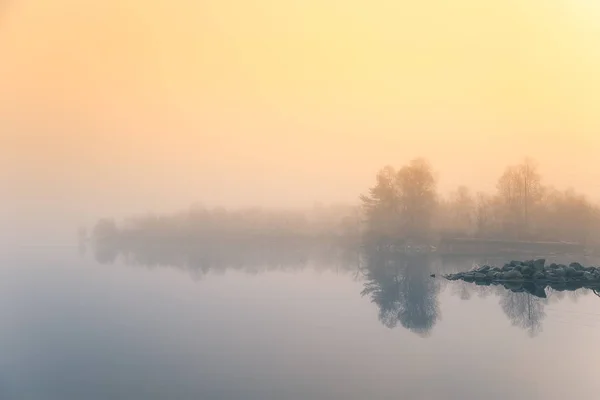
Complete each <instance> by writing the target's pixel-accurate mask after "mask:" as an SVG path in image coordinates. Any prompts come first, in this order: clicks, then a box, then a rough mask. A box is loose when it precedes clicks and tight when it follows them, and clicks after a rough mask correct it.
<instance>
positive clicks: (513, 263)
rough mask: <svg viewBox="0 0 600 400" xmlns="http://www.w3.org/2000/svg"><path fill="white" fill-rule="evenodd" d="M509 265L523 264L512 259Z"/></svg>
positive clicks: (517, 265)
mask: <svg viewBox="0 0 600 400" xmlns="http://www.w3.org/2000/svg"><path fill="white" fill-rule="evenodd" d="M507 265H510V266H511V267H519V266H520V265H521V261H515V260H513V261H511V262H510V263H509V264H507Z"/></svg>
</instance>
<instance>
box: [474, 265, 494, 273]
mask: <svg viewBox="0 0 600 400" xmlns="http://www.w3.org/2000/svg"><path fill="white" fill-rule="evenodd" d="M490 268H491V267H490V266H489V265H484V266H483V267H481V268H479V269H478V270H477V271H479V272H488V271H489V270H490Z"/></svg>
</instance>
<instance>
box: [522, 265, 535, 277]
mask: <svg viewBox="0 0 600 400" xmlns="http://www.w3.org/2000/svg"><path fill="white" fill-rule="evenodd" d="M521 274H523V276H530V275H531V274H533V269H532V268H530V267H527V266H523V267H521Z"/></svg>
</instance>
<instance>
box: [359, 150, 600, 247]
mask: <svg viewBox="0 0 600 400" xmlns="http://www.w3.org/2000/svg"><path fill="white" fill-rule="evenodd" d="M361 202H362V209H363V215H364V217H365V218H364V222H365V224H364V226H363V231H364V232H365V233H367V234H368V235H369V236H370V237H375V238H390V237H391V238H396V239H406V240H413V241H421V240H425V241H429V242H431V241H432V240H435V239H439V238H440V237H444V236H446V237H473V238H487V239H503V240H517V241H568V242H575V243H581V244H585V245H596V244H597V243H596V240H597V239H596V238H598V234H599V233H600V211H599V210H600V209H599V207H598V206H597V205H595V204H592V203H591V202H590V201H589V200H587V199H586V197H585V196H584V195H583V194H581V193H577V192H575V191H574V190H573V189H568V190H562V191H561V190H557V189H554V188H552V187H551V186H546V185H544V184H543V182H542V177H541V175H540V173H539V172H538V168H537V165H536V163H535V162H534V161H532V160H530V159H525V160H524V161H523V162H522V163H521V164H518V165H513V166H509V167H507V168H506V170H505V171H504V173H503V174H502V175H501V176H500V177H499V178H498V180H497V183H496V190H495V191H494V192H493V193H483V192H477V193H473V192H471V191H470V190H469V189H468V188H467V187H465V186H459V187H457V188H456V189H455V190H454V191H453V192H452V193H451V194H450V195H448V196H441V195H440V194H439V193H438V191H437V182H436V179H435V178H434V174H433V171H432V168H431V166H430V164H429V163H428V162H427V161H425V160H423V159H415V160H413V161H411V162H410V163H408V164H407V165H405V166H403V167H401V168H400V169H395V168H393V167H391V166H386V167H384V168H383V169H381V170H380V171H379V173H378V174H377V176H376V181H375V185H374V186H373V187H372V188H370V189H369V191H368V193H367V194H365V195H363V196H361Z"/></svg>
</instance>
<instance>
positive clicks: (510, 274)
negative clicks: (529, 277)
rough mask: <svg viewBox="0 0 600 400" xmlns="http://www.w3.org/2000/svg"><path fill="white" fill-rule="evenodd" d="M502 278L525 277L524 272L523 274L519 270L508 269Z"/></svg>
mask: <svg viewBox="0 0 600 400" xmlns="http://www.w3.org/2000/svg"><path fill="white" fill-rule="evenodd" d="M502 278H503V279H523V274H521V273H520V272H519V271H515V270H512V271H507V272H505V273H504V274H502Z"/></svg>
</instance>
